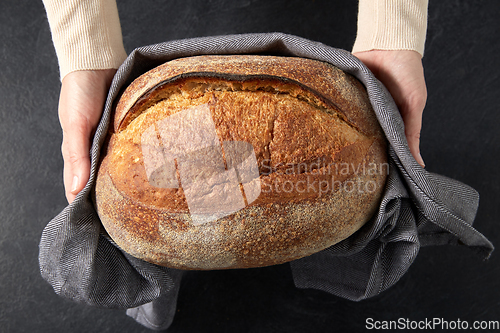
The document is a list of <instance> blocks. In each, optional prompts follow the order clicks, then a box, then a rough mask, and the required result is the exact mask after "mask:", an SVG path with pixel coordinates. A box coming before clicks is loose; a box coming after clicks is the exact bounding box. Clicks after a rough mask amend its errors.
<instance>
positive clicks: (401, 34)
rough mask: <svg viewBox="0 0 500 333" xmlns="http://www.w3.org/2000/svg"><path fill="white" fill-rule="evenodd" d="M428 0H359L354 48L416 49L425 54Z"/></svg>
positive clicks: (362, 49) (354, 49)
mask: <svg viewBox="0 0 500 333" xmlns="http://www.w3.org/2000/svg"><path fill="white" fill-rule="evenodd" d="M428 3H429V1H428V0H359V11H358V32H357V37H356V41H355V42H354V46H353V49H352V52H353V53H354V52H362V51H369V50H414V51H417V52H418V53H420V55H422V56H423V54H424V45H425V36H426V33H427V6H428Z"/></svg>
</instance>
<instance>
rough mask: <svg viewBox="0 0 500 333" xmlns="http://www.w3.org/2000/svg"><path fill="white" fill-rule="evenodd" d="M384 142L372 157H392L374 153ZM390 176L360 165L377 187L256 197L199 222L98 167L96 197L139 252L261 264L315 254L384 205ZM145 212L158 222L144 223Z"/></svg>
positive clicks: (117, 234) (188, 263)
mask: <svg viewBox="0 0 500 333" xmlns="http://www.w3.org/2000/svg"><path fill="white" fill-rule="evenodd" d="M379 149H380V147H378V146H377V145H374V146H373V147H372V148H371V149H370V151H369V153H368V154H367V156H366V157H367V158H366V159H365V163H386V162H385V161H384V160H382V158H381V157H378V158H377V156H380V154H378V155H377V154H374V151H377V150H379ZM385 179H386V177H385V175H382V176H381V175H380V174H369V173H361V174H357V175H353V177H351V178H349V179H348V181H349V182H351V184H368V183H370V184H373V186H374V187H370V189H371V190H370V191H368V190H366V189H365V191H363V190H362V189H361V190H360V188H357V189H352V188H351V189H350V190H348V189H347V188H342V187H341V188H340V189H337V190H336V191H333V192H329V193H327V194H324V195H322V196H320V197H318V198H316V199H314V200H303V201H301V202H285V203H273V204H267V205H250V206H247V207H245V208H244V209H242V210H240V211H238V212H236V213H234V214H231V215H228V216H225V217H223V218H220V219H218V220H216V221H213V222H209V223H205V224H202V225H192V223H190V220H191V218H190V216H189V214H188V213H169V212H167V211H162V210H159V209H153V208H151V207H147V206H144V205H140V204H137V203H134V202H132V201H131V200H130V199H127V198H125V197H123V196H122V195H121V194H120V193H119V192H118V191H117V190H116V188H115V186H114V185H113V182H112V179H111V178H110V176H109V174H108V173H107V172H99V174H98V181H97V186H96V205H97V206H98V207H99V209H98V211H99V217H100V219H101V221H102V223H103V225H104V227H105V229H106V231H107V232H108V234H109V235H110V237H111V238H112V239H113V240H114V241H115V242H116V244H117V245H118V246H120V247H121V248H122V249H123V250H124V251H126V252H127V253H129V254H131V255H132V256H134V257H137V258H140V259H143V260H145V261H148V262H151V263H154V264H158V265H162V266H167V267H172V268H177V269H190V270H209V269H232V268H249V267H262V266H269V265H275V264H281V263H284V262H288V261H291V260H295V259H298V258H302V257H305V256H308V255H311V254H313V253H316V252H318V251H321V250H323V249H325V248H327V247H329V246H331V245H334V244H336V243H338V242H340V241H341V240H343V239H345V238H347V237H349V236H350V235H352V234H353V233H354V232H356V231H357V230H359V229H360V228H361V227H362V226H363V225H364V224H365V223H366V222H367V221H368V220H369V219H370V218H371V217H372V216H373V215H374V214H375V212H376V211H377V209H378V206H379V203H380V199H381V196H382V194H383V189H384V186H385ZM345 182H347V180H346V181H345ZM144 217H147V220H148V221H155V222H154V223H149V224H143V223H141V222H142V220H143V218H144Z"/></svg>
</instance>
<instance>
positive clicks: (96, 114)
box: [59, 69, 116, 203]
mask: <svg viewBox="0 0 500 333" xmlns="http://www.w3.org/2000/svg"><path fill="white" fill-rule="evenodd" d="M115 73H116V70H115V69H105V70H86V71H75V72H71V73H69V74H67V75H66V76H65V77H64V78H63V80H62V86H61V94H60V98H59V121H60V123H61V127H62V130H63V142H62V147H61V150H62V155H63V159H64V177H63V179H64V189H65V192H66V199H67V200H68V202H69V203H71V202H72V201H73V200H74V199H75V197H76V195H77V194H78V193H79V192H80V191H81V190H82V189H83V188H84V187H85V185H86V184H87V181H88V180H89V177H90V146H91V143H92V136H93V135H94V133H95V130H96V128H97V125H98V124H99V120H100V119H101V115H102V111H103V108H104V103H105V101H106V97H107V93H108V90H109V87H110V85H111V80H112V79H113V76H114V75H115Z"/></svg>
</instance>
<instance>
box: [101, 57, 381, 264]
mask: <svg viewBox="0 0 500 333" xmlns="http://www.w3.org/2000/svg"><path fill="white" fill-rule="evenodd" d="M112 118H113V120H112V123H111V125H110V130H109V133H108V136H107V139H106V142H105V144H104V146H103V148H102V153H101V162H100V166H99V171H98V176H97V181H96V186H95V193H94V194H95V195H94V200H95V205H96V208H97V212H98V214H99V217H100V219H101V221H102V224H103V226H104V228H105V230H106V232H107V233H108V235H109V236H110V237H111V238H112V239H113V240H114V242H115V243H116V244H117V245H118V246H119V247H120V248H122V249H123V250H124V251H126V252H127V253H129V254H131V255H132V256H135V257H137V258H141V259H143V260H146V261H148V262H151V263H155V264H158V265H162V266H168V267H173V268H179V269H228V268H248V267H258V266H267V265H273V264H280V263H283V262H287V261H291V260H294V259H298V258H301V257H304V256H308V255H310V254H313V253H315V252H318V251H321V250H323V249H325V248H327V247H329V246H331V245H333V244H336V243H338V242H339V241H341V240H343V239H345V238H347V237H349V236H350V235H352V234H353V233H354V232H356V231H357V230H358V229H359V228H360V227H361V226H362V225H363V224H364V223H366V222H367V221H368V220H370V218H371V217H372V216H373V214H374V213H375V212H376V211H377V208H378V206H379V204H380V199H381V196H382V193H383V191H384V187H385V180H386V176H387V174H388V164H387V148H386V140H385V137H384V135H383V133H382V130H381V128H380V126H379V124H378V121H377V119H376V116H375V114H374V112H373V110H372V108H371V105H370V102H369V99H368V96H367V94H366V91H365V89H364V87H363V86H362V84H361V83H360V82H358V81H357V80H356V79H355V78H354V77H352V76H350V75H348V74H346V73H344V72H343V71H341V70H340V69H338V68H336V67H334V66H331V65H329V64H327V63H323V62H319V61H315V60H310V59H303V58H297V57H274V56H254V55H227V56H198V57H188V58H180V59H176V60H173V61H170V62H167V63H165V64H163V65H161V66H159V67H156V68H154V69H152V70H151V71H149V72H147V73H145V74H143V75H142V76H140V77H139V78H137V79H136V80H135V81H133V82H132V83H131V84H130V85H129V86H128V87H127V88H126V89H125V91H124V92H123V93H122V95H121V97H120V99H119V101H118V103H117V105H116V108H115V112H114V115H113V116H112Z"/></svg>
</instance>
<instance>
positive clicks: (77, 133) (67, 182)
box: [61, 113, 92, 203]
mask: <svg viewBox="0 0 500 333" xmlns="http://www.w3.org/2000/svg"><path fill="white" fill-rule="evenodd" d="M76 115H77V116H78V115H79V114H78V113H77V114H76ZM81 117H83V116H81ZM86 122H87V120H86V119H80V120H74V121H72V122H71V123H72V124H71V125H70V126H69V128H68V130H64V131H63V144H62V148H61V149H62V155H63V159H64V173H63V177H64V188H65V193H66V198H67V200H68V202H69V203H71V202H72V201H73V200H74V199H75V197H76V195H77V194H78V193H79V192H80V191H81V190H82V189H83V188H84V187H85V184H87V181H88V180H89V176H90V140H89V139H90V135H91V130H92V129H89V128H87V126H86Z"/></svg>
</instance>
